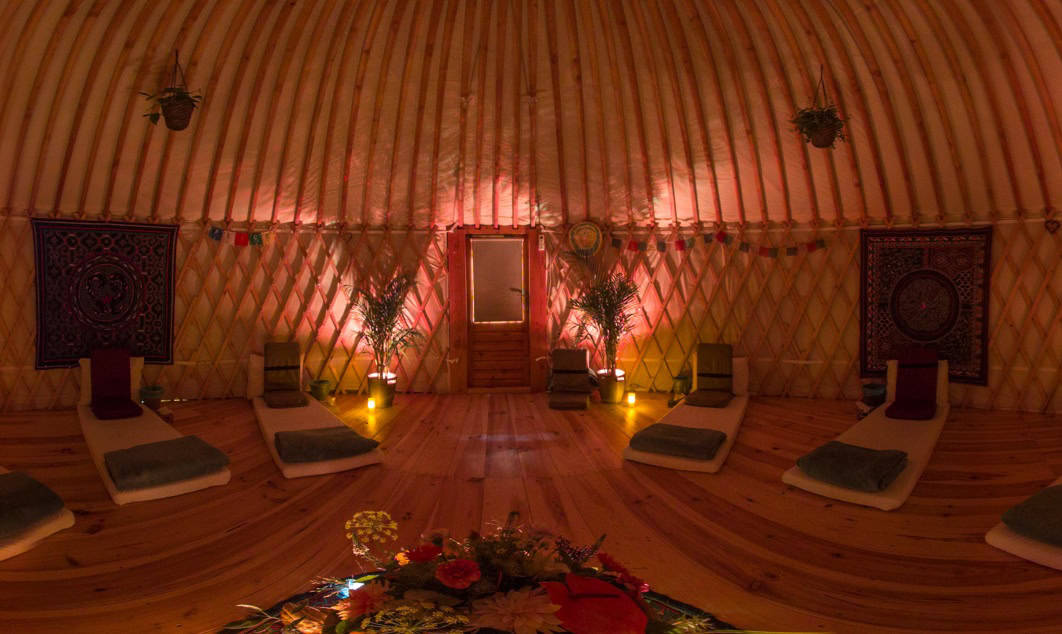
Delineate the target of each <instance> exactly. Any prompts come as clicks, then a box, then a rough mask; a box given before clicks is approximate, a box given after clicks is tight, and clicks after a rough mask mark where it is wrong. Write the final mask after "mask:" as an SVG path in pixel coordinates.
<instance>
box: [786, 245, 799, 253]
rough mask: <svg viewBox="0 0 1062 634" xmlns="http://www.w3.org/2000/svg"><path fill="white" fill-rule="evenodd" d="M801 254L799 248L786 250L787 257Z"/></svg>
mask: <svg viewBox="0 0 1062 634" xmlns="http://www.w3.org/2000/svg"><path fill="white" fill-rule="evenodd" d="M799 252H800V249H798V248H797V247H786V248H785V254H786V255H796V254H797V253H799Z"/></svg>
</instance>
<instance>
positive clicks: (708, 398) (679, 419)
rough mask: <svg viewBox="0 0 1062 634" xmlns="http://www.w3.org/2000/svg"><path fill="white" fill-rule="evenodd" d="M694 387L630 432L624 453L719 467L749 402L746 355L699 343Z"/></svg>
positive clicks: (665, 463)
mask: <svg viewBox="0 0 1062 634" xmlns="http://www.w3.org/2000/svg"><path fill="white" fill-rule="evenodd" d="M695 387H696V389H695V390H693V391H692V392H690V394H688V395H687V396H686V398H685V399H683V400H682V401H681V402H679V404H678V405H676V406H675V407H674V408H672V409H671V411H669V412H668V413H667V414H665V415H664V417H663V418H661V419H660V420H659V421H658V422H657V423H655V424H653V425H650V426H649V427H646V428H645V429H642V430H640V431H639V432H637V433H636V434H634V436H633V437H631V441H630V444H629V445H628V446H627V448H626V449H624V450H623V457H624V458H626V459H627V460H632V461H634V462H642V463H645V464H651V465H656V466H658V467H667V468H669V469H679V470H682V471H700V472H703V473H717V472H718V471H719V470H720V469H722V467H723V463H725V462H726V458H727V456H728V455H730V450H731V449H732V448H733V446H734V441H735V440H736V439H737V435H738V430H739V429H740V428H741V422H742V420H744V418H745V410H747V409H748V405H749V396H748V388H749V360H748V359H747V358H744V357H738V358H733V357H732V350H731V347H730V345H729V344H705V343H702V344H700V345H699V346H697V382H696V386H695ZM691 397H692V398H691Z"/></svg>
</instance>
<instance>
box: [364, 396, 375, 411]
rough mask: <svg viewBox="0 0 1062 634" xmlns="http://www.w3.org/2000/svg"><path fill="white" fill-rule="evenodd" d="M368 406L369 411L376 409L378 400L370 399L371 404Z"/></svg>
mask: <svg viewBox="0 0 1062 634" xmlns="http://www.w3.org/2000/svg"><path fill="white" fill-rule="evenodd" d="M366 405H367V406H368V408H369V409H376V399H374V398H370V399H369V402H368V403H367V404H366Z"/></svg>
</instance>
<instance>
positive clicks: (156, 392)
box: [140, 385, 165, 410]
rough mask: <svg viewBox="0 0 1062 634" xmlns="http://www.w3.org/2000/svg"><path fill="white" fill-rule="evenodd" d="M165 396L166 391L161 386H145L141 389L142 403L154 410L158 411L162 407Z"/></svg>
mask: <svg viewBox="0 0 1062 634" xmlns="http://www.w3.org/2000/svg"><path fill="white" fill-rule="evenodd" d="M163 394H165V390H163V389H162V386H161V385H145V386H143V387H141V388H140V402H141V403H143V404H144V405H146V406H148V407H150V408H151V409H153V410H157V409H158V408H160V407H162V395H163Z"/></svg>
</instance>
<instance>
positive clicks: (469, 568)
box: [435, 559, 482, 590]
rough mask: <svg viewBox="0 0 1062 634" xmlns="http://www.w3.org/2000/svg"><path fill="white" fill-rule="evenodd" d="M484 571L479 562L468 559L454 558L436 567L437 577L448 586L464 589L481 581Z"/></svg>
mask: <svg viewBox="0 0 1062 634" xmlns="http://www.w3.org/2000/svg"><path fill="white" fill-rule="evenodd" d="M481 576H482V573H481V572H480V571H479V564H477V563H476V562H474V561H470V560H468V559H454V560H453V561H448V562H446V563H444V564H441V565H440V566H439V567H438V568H436V569H435V578H436V579H438V580H439V581H440V582H441V583H442V584H443V585H444V586H446V587H447V588H454V589H455V590H464V589H465V588H467V587H468V586H470V585H472V584H473V583H475V582H477V581H479V578H480V577H481Z"/></svg>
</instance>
